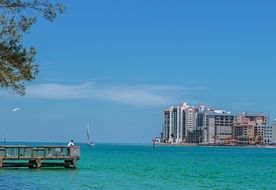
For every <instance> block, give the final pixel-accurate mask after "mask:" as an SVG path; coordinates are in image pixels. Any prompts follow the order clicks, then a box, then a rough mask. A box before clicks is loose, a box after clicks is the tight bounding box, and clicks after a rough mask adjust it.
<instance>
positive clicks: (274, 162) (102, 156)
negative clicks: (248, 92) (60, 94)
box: [0, 144, 276, 190]
mask: <svg viewBox="0 0 276 190" xmlns="http://www.w3.org/2000/svg"><path fill="white" fill-rule="evenodd" d="M0 189H1V190H5V189H35V190H36V189H66V190H67V189H114V190H117V189H118V190H120V189H139V190H144V189H158V190H159V189H178V190H179V189H228V190H230V189H243V190H244V189H276V149H264V148H239V147H156V148H155V149H154V150H153V148H152V147H151V146H146V145H143V146H142V145H108V144H97V145H96V147H94V148H90V147H88V146H86V145H82V146H81V160H80V161H79V162H78V169H75V170H72V169H62V168H61V169H41V170H30V169H1V170H0Z"/></svg>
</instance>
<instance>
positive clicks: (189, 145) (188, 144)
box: [155, 143, 276, 148]
mask: <svg viewBox="0 0 276 190" xmlns="http://www.w3.org/2000/svg"><path fill="white" fill-rule="evenodd" d="M155 145H156V146H168V147H169V146H171V147H195V146H198V147H247V148H276V145H241V144H238V145H227V144H196V143H179V144H171V143H156V144H155Z"/></svg>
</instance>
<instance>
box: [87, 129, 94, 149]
mask: <svg viewBox="0 0 276 190" xmlns="http://www.w3.org/2000/svg"><path fill="white" fill-rule="evenodd" d="M87 140H88V142H87V144H88V146H95V143H94V142H93V141H92V140H91V136H90V130H89V124H88V125H87Z"/></svg>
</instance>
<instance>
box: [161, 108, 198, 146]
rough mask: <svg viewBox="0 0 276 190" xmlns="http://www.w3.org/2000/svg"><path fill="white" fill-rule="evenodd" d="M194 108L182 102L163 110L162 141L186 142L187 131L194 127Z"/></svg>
mask: <svg viewBox="0 0 276 190" xmlns="http://www.w3.org/2000/svg"><path fill="white" fill-rule="evenodd" d="M196 114H197V112H196V109H195V108H194V107H193V106H189V105H188V104H187V103H183V104H182V105H180V106H173V107H171V108H168V109H165V110H164V123H163V133H162V136H163V139H162V141H163V142H169V143H181V142H186V138H187V134H188V132H192V131H193V130H194V129H195V128H196Z"/></svg>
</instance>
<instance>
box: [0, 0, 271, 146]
mask: <svg viewBox="0 0 276 190" xmlns="http://www.w3.org/2000/svg"><path fill="white" fill-rule="evenodd" d="M65 5H66V7H67V10H66V13H65V14H64V15H61V16H60V17H58V19H57V20H56V21H55V22H53V23H49V22H47V21H43V20H40V21H39V22H38V23H37V24H36V25H35V26H34V27H33V28H32V30H31V32H30V33H29V34H28V35H27V36H26V39H25V44H26V45H27V46H30V45H33V46H35V47H36V48H37V51H38V55H37V63H39V65H40V73H39V75H38V77H37V79H36V80H35V81H33V82H31V83H26V85H27V94H26V96H25V97H16V96H12V95H10V94H7V91H6V90H4V89H1V91H0V92H1V100H0V105H1V106H0V114H1V116H2V117H1V125H0V132H1V133H0V135H2V136H3V135H4V136H5V137H6V138H7V140H10V141H14V140H17V141H50V142H55V141H68V140H69V139H71V138H72V139H75V141H77V142H81V141H85V140H86V134H85V130H86V124H87V122H90V125H91V132H92V135H93V139H94V140H95V141H96V142H129V143H135V142H150V140H151V138H152V137H153V136H157V135H159V133H160V131H161V125H162V123H161V122H162V110H163V109H164V108H165V107H167V106H170V105H174V104H179V103H181V102H184V101H187V102H189V103H191V104H195V105H196V104H199V103H203V104H205V105H206V106H209V107H214V108H218V109H227V110H229V111H232V112H240V111H254V112H270V115H271V119H272V118H276V103H275V93H276V87H275V85H274V82H275V81H276V75H275V71H276V65H275V60H276V54H275V50H276V35H275V34H276V12H275V8H276V3H275V1H254V0H250V1H249V0H248V1H246V0H245V1H223V0H217V1H212V0H211V1H205V0H202V1H199V0H195V1H191V0H185V1H182V0H175V1H164V0H163V1H161V0H159V1H157V0H152V1H149V0H139V1H127V0H124V1H123V0H121V1H120V0H119V1H107V0H101V1H90V0H83V1H81V2H80V1H67V2H65ZM15 107H20V108H21V110H19V111H16V112H12V111H11V110H12V109H13V108H15Z"/></svg>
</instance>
